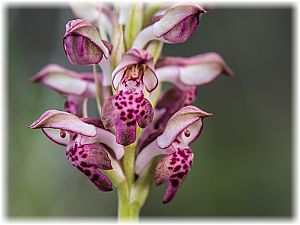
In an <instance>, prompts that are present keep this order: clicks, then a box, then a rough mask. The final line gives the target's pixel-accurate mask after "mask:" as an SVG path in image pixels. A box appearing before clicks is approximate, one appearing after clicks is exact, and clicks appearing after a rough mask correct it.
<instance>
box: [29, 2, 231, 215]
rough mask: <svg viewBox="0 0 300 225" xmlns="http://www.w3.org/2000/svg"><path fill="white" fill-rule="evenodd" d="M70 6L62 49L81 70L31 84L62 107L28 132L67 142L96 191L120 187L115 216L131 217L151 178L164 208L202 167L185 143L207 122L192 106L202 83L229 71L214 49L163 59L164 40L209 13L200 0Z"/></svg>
mask: <svg viewBox="0 0 300 225" xmlns="http://www.w3.org/2000/svg"><path fill="white" fill-rule="evenodd" d="M70 7H71V9H72V12H73V13H74V15H75V17H78V18H77V19H74V20H71V21H70V22H68V23H67V24H66V32H65V34H64V36H62V41H63V47H64V51H65V53H66V56H67V58H68V60H69V61H70V63H71V64H74V65H78V66H86V67H85V68H86V70H87V71H86V72H76V71H72V70H70V69H66V68H63V67H61V66H59V65H57V64H50V65H47V66H45V67H43V68H42V69H41V70H40V71H39V72H37V74H36V75H34V76H33V77H32V78H30V81H31V82H33V83H42V84H43V85H45V86H47V87H49V88H50V89H52V90H54V91H56V92H58V93H59V94H60V95H61V96H63V97H64V98H65V104H64V105H63V106H61V109H49V110H47V111H46V112H45V113H43V114H42V115H41V116H40V117H39V118H38V119H37V120H36V121H35V122H34V123H33V124H31V125H30V126H29V128H31V129H40V130H42V131H43V133H44V134H45V135H46V137H48V138H49V139H50V140H51V141H53V142H54V143H56V144H59V145H61V146H63V147H64V148H65V150H66V154H65V155H66V158H67V161H68V162H69V163H70V164H71V165H72V166H73V167H75V168H76V169H77V170H79V171H80V172H81V174H83V175H84V176H86V177H87V178H88V179H89V180H90V181H91V183H92V184H94V186H95V187H96V188H97V189H98V190H100V191H105V192H106V191H112V190H113V188H116V189H117V191H118V195H119V199H120V202H119V209H118V210H119V211H118V215H119V218H120V219H124V220H125V219H137V218H138V215H139V211H140V208H141V207H142V206H143V204H144V203H145V200H146V198H147V195H148V191H149V186H150V185H151V183H152V181H153V182H154V184H155V185H156V186H159V185H162V184H164V183H167V188H166V191H165V194H164V196H163V203H169V202H171V201H172V200H173V199H174V197H175V195H176V193H177V192H178V190H179V188H180V187H181V186H182V185H183V182H184V180H185V179H186V178H187V175H188V173H189V171H190V170H191V168H192V165H193V163H198V160H197V161H196V160H194V154H201V153H200V152H198V151H197V152H196V151H195V152H194V151H193V150H192V149H191V147H190V144H191V143H193V142H195V141H196V140H197V138H198V137H199V136H200V134H201V132H202V131H203V123H204V119H205V118H207V117H209V116H212V113H208V112H206V111H204V110H203V109H200V108H199V107H197V106H194V105H193V104H194V103H195V101H196V99H197V89H198V87H201V86H203V85H207V84H209V83H211V82H213V81H214V80H216V79H217V78H219V77H220V75H222V74H224V75H227V76H232V75H233V72H232V70H231V69H230V67H229V66H228V65H227V64H226V63H225V61H224V59H223V58H222V57H221V55H219V54H218V53H215V52H209V53H202V54H198V55H195V56H191V57H178V56H161V52H162V48H163V45H164V44H165V43H166V44H177V43H183V42H185V41H187V40H188V39H189V38H190V37H191V36H192V34H193V33H194V32H195V31H196V29H197V27H198V26H199V24H200V18H201V16H202V15H203V14H205V13H206V11H205V10H204V9H203V8H202V7H201V6H200V5H198V4H195V3H185V4H175V5H172V4H153V5H152V4H151V3H147V4H146V3H135V4H134V3H128V4H127V5H126V7H125V5H124V6H118V5H114V6H113V7H112V6H108V5H105V4H103V3H102V4H98V3H88V2H84V3H78V4H77V3H72V4H71V6H70ZM87 66H90V67H91V68H92V69H91V68H90V69H89V67H87ZM98 69H100V70H99V71H100V72H98ZM164 83H169V85H168V87H170V88H168V89H166V88H165V85H164ZM88 101H96V103H97V109H96V110H97V112H98V116H97V117H91V116H90V115H91V114H90V112H89V110H90V108H89V107H87V102H88ZM197 103H198V102H197ZM88 109H89V110H88ZM185 188H188V187H185ZM175 204H176V203H175Z"/></svg>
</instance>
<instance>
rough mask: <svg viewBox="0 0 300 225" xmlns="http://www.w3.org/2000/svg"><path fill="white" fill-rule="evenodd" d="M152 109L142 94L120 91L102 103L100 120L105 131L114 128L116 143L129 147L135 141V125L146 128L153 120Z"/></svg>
mask: <svg viewBox="0 0 300 225" xmlns="http://www.w3.org/2000/svg"><path fill="white" fill-rule="evenodd" d="M153 114H154V112H153V109H152V106H151V104H150V102H149V101H148V100H147V99H145V98H144V95H143V93H142V92H140V93H131V92H130V91H120V93H119V94H116V95H113V96H111V97H110V98H109V99H107V101H105V102H104V104H103V108H102V117H101V120H102V122H103V125H104V127H105V128H106V129H111V128H113V127H114V129H115V131H116V137H117V143H119V144H122V145H129V144H131V143H133V142H134V141H135V133H136V123H138V125H139V126H140V127H141V128H144V127H146V126H147V125H148V124H149V123H150V122H151V121H152V119H153Z"/></svg>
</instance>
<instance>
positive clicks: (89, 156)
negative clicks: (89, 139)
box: [66, 144, 112, 191]
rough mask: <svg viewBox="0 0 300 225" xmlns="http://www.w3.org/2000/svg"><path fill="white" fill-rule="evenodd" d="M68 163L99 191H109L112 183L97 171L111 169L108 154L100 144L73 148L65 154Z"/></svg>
mask: <svg viewBox="0 0 300 225" xmlns="http://www.w3.org/2000/svg"><path fill="white" fill-rule="evenodd" d="M66 157H67V159H68V160H69V162H70V163H71V164H72V165H73V166H75V167H76V168H77V169H79V170H80V171H81V172H82V173H84V174H85V175H86V176H87V177H88V178H89V179H90V180H91V181H92V182H93V183H94V184H95V185H96V186H97V188H98V189H100V190H101V191H111V190H112V183H111V181H110V180H109V179H108V178H107V177H106V176H104V175H103V174H102V173H101V172H100V171H99V169H104V170H109V169H112V166H111V162H110V159H109V156H108V154H107V153H106V151H105V150H104V148H103V147H102V146H101V145H100V144H84V145H82V146H76V145H75V146H74V147H73V148H69V149H68V150H67V152H66Z"/></svg>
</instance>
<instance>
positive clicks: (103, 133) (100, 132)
mask: <svg viewBox="0 0 300 225" xmlns="http://www.w3.org/2000/svg"><path fill="white" fill-rule="evenodd" d="M96 130H97V134H96V136H95V137H82V139H81V142H84V143H86V144H88V143H102V144H105V145H107V146H108V147H109V148H111V149H112V150H113V152H114V154H115V157H116V159H118V160H120V159H121V158H122V157H123V155H124V147H123V146H122V145H120V144H118V143H116V136H115V135H114V134H112V133H111V132H109V131H107V130H105V129H101V128H98V127H96Z"/></svg>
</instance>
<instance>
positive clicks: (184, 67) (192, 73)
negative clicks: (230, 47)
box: [156, 52, 233, 87]
mask: <svg viewBox="0 0 300 225" xmlns="http://www.w3.org/2000/svg"><path fill="white" fill-rule="evenodd" d="M157 67H158V69H157V70H156V72H157V75H158V77H159V80H162V81H169V82H172V83H174V84H175V85H177V84H176V83H178V84H180V83H183V85H193V86H196V85H205V84H207V83H210V82H212V81H213V80H215V79H216V78H217V77H218V76H219V75H221V74H222V73H223V74H225V75H228V76H231V75H233V71H232V70H231V69H230V68H229V67H228V66H227V65H226V63H225V61H224V60H223V58H222V57H221V56H220V55H219V54H217V53H214V52H210V53H206V54H200V55H196V56H193V57H189V58H184V57H164V58H161V59H160V60H159V61H158V63H157ZM175 68H177V70H178V72H177V73H176V69H175ZM172 73H173V74H176V76H175V77H176V78H175V77H174V76H172ZM178 77H179V78H180V80H178ZM177 86H178V85H177ZM181 86H182V85H181ZM179 87H180V86H179Z"/></svg>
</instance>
